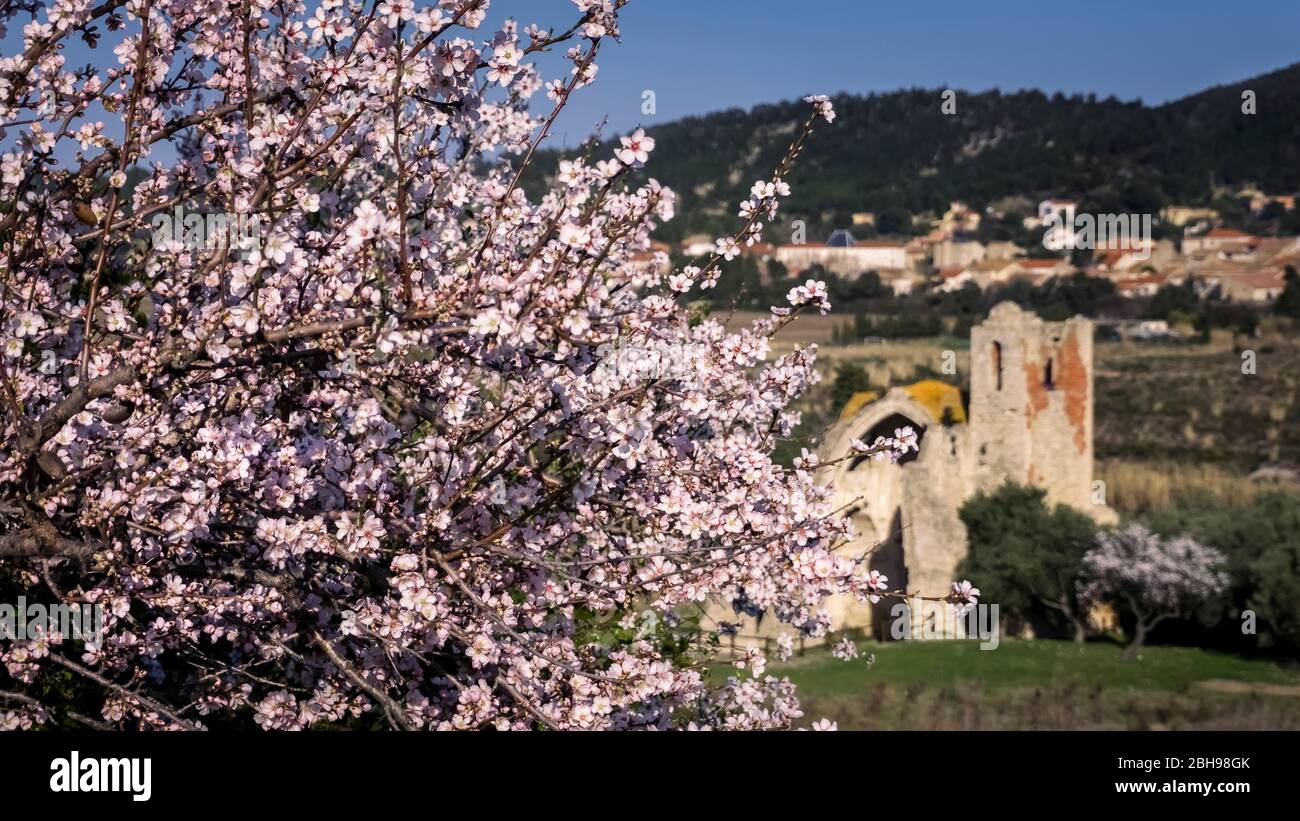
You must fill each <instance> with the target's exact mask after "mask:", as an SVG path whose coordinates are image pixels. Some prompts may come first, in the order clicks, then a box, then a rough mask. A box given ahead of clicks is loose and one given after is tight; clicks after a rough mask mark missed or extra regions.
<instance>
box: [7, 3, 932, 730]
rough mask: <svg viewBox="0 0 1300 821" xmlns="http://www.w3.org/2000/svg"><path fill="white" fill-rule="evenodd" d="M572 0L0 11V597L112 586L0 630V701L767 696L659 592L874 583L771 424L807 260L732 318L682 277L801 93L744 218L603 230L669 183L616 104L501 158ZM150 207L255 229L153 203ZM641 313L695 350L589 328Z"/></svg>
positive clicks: (773, 720)
mask: <svg viewBox="0 0 1300 821" xmlns="http://www.w3.org/2000/svg"><path fill="white" fill-rule="evenodd" d="M575 4H576V5H577V7H578V13H577V20H576V22H574V23H573V24H572V25H571V26H569V27H567V28H564V29H562V30H555V29H550V30H543V29H541V28H539V27H537V26H529V27H527V28H520V27H519V26H517V25H516V24H515V23H513V22H510V23H507V24H506V25H504V26H503V27H502V28H501V30H499V31H496V32H491V33H488V34H487V35H486V36H485V35H482V34H476V33H475V31H476V30H477V29H478V27H479V26H480V25H481V23H482V22H483V20H484V18H485V13H486V10H487V6H488V3H487V1H486V0H441V2H428V3H424V4H412V3H411V2H409V0H384V2H374V0H357V1H356V2H342V0H322V2H320V3H319V5H317V6H315V8H314V10H312V11H311V13H308V10H307V9H308V7H307V6H305V5H304V4H302V3H294V2H290V3H285V2H278V1H277V2H271V0H251V2H250V1H249V0H243V2H230V0H102V2H99V3H98V4H96V5H92V2H91V0H54V2H50V3H47V4H45V5H44V6H43V7H42V6H41V4H39V3H38V4H35V6H36V9H35V11H34V12H32V16H31V19H30V21H29V22H25V23H23V22H22V21H20V20H18V17H19V14H20V11H19V8H20V6H19V5H18V4H9V5H6V6H5V7H4V8H3V11H0V14H3V15H4V17H5V20H4V22H6V23H7V24H8V25H9V26H17V25H20V24H21V25H22V50H21V52H20V53H17V54H14V55H11V56H6V57H4V58H3V60H2V61H0V122H2V123H3V128H4V137H3V143H2V145H3V147H4V150H5V151H6V152H7V153H5V154H4V156H3V167H2V169H0V170H2V172H3V182H2V187H0V261H2V262H0V271H2V273H0V276H2V277H3V279H2V280H0V332H2V338H3V352H2V356H0V365H2V366H3V367H2V369H0V390H2V393H3V395H2V396H0V403H3V409H2V410H0V413H2V414H3V417H2V418H3V436H4V449H3V452H0V563H2V565H0V568H2V569H0V590H3V591H5V592H14V593H23V594H25V595H28V596H31V597H38V596H43V597H46V598H47V599H49V600H51V601H55V600H57V601H63V602H78V603H89V604H97V605H102V606H103V609H104V613H105V618H106V624H105V633H104V636H103V638H102V640H101V641H98V642H88V643H84V644H82V643H80V642H74V641H72V640H70V637H66V636H61V635H58V634H53V635H50V636H48V637H45V638H42V639H40V640H38V641H25V642H16V643H13V644H7V645H4V646H2V647H0V650H3V654H2V655H0V660H2V661H3V663H4V671H5V673H6V674H7V676H8V677H9V680H8V681H5V680H4V678H3V676H0V684H3V685H4V686H0V720H2V721H3V723H4V724H5V725H6V726H22V727H28V726H33V725H37V724H43V723H47V722H56V723H59V724H67V723H69V722H79V723H83V724H88V725H90V726H95V727H123V726H139V727H146V728H151V727H152V728H200V727H218V726H232V725H234V726H240V725H244V724H251V723H253V722H255V723H256V725H258V726H260V727H263V728H267V729H286V728H306V727H311V726H314V725H320V724H323V723H332V724H344V725H356V726H384V725H386V726H390V727H393V728H401V729H411V728H476V727H498V728H502V729H505V728H537V727H547V728H566V729H567V728H643V727H645V728H661V727H671V726H690V725H692V724H693V725H694V726H701V727H703V726H719V727H736V728H761V727H781V726H787V725H788V724H789V723H790V721H791V720H792V719H794V718H795V717H797V716H798V715H799V711H798V705H797V702H796V701H795V699H794V697H793V690H792V688H791V686H790V684H789V682H787V681H784V680H777V679H775V678H772V677H770V676H765V675H764V674H763V673H764V670H763V664H764V661H763V659H762V658H761V656H759V655H758V654H750V655H749V656H747V657H746V658H745V659H744V660H742V666H745V667H746V668H747V672H746V673H743V674H742V676H741V677H737V678H733V679H730V680H728V683H727V684H726V685H725V686H721V687H712V686H710V684H709V682H710V679H709V678H708V677H707V676H706V670H707V667H706V664H707V662H708V661H709V659H708V655H707V652H706V651H707V647H705V646H704V645H706V644H707V638H708V636H707V632H705V633H704V634H703V638H704V639H705V641H700V640H699V639H700V638H701V636H700V635H697V631H696V630H695V629H694V628H692V627H691V626H690V625H691V618H690V617H691V614H692V613H693V612H697V611H698V610H699V609H700V607H701V605H702V603H703V602H705V601H706V600H707V599H708V598H709V597H711V596H722V597H728V598H732V599H735V600H739V601H744V602H746V603H747V606H752V607H756V608H761V609H763V610H766V611H768V612H770V613H771V614H773V615H774V617H776V618H779V619H781V620H782V621H784V622H786V623H788V624H789V625H791V629H792V630H794V631H803V632H805V633H807V634H819V633H821V632H824V630H825V629H826V624H827V617H826V614H825V611H824V609H823V608H822V606H821V603H822V601H823V600H824V599H825V597H826V596H828V595H831V594H835V593H849V594H855V595H859V596H862V597H870V596H878V595H879V594H880V593H881V592H882V588H883V586H884V585H883V580H882V579H879V578H875V577H872V576H871V575H870V574H869V573H867V572H866V570H865V567H864V564H863V562H862V561H861V560H860V557H853V556H846V555H843V554H842V553H840V552H835V551H836V548H837V547H839V546H841V545H842V544H843V543H844V541H845V540H846V539H848V538H849V537H850V535H851V534H850V526H849V524H848V523H847V521H845V520H843V519H841V518H840V517H839V516H838V515H837V511H835V510H832V509H830V507H829V506H828V504H827V501H826V500H827V498H828V495H827V491H826V490H825V489H824V488H822V487H820V486H819V485H818V483H817V482H816V472H817V470H818V469H819V467H820V466H818V465H817V464H816V460H815V459H813V460H807V461H806V462H805V463H804V466H803V467H800V468H796V469H783V468H782V467H780V466H778V465H776V464H774V463H773V462H772V460H771V459H770V457H769V455H768V454H769V453H770V451H771V448H772V446H773V443H774V440H775V439H776V438H777V437H780V436H783V435H786V434H788V433H789V432H790V430H791V429H792V428H793V426H794V425H795V424H796V423H797V415H796V414H795V413H793V412H791V411H790V410H789V409H788V405H789V403H790V401H791V400H792V399H793V398H794V397H796V396H797V395H798V394H799V393H800V391H802V390H803V389H804V387H805V386H807V385H808V384H809V383H810V382H811V381H813V380H814V379H815V378H816V374H815V371H814V370H813V368H812V364H813V354H814V351H812V350H798V351H796V352H795V353H792V354H790V355H787V356H784V357H780V358H778V359H776V360H775V361H768V344H769V338H770V337H771V336H772V335H773V334H775V333H777V332H778V331H779V330H780V329H781V328H782V327H783V326H784V325H785V324H787V323H788V322H789V321H791V320H792V319H793V317H794V316H796V315H797V314H798V313H799V312H800V311H801V310H804V309H806V308H808V307H810V306H811V307H814V308H817V309H820V310H823V311H824V310H826V309H827V307H828V304H827V301H826V290H825V286H824V285H823V284H821V283H816V282H809V283H807V284H806V285H804V286H800V287H799V288H796V289H795V290H794V291H793V292H792V293H791V300H792V302H793V304H792V305H790V306H788V307H784V308H774V309H773V312H772V315H771V317H769V318H768V319H765V320H762V321H759V322H756V323H754V324H753V326H752V327H748V328H746V329H743V330H740V331H737V332H728V331H726V330H724V328H723V327H722V325H721V324H719V323H718V322H717V321H714V320H710V319H706V320H704V321H699V322H694V323H692V321H691V319H690V317H689V316H688V315H687V313H686V312H685V311H684V310H683V309H681V308H679V307H678V304H677V302H676V301H675V296H676V294H677V293H686V292H689V291H691V290H692V289H699V288H705V287H708V286H709V285H710V284H711V283H712V282H713V281H715V280H716V277H717V274H718V266H719V264H720V262H721V261H722V259H724V258H729V257H731V256H734V255H735V253H738V250H739V248H741V247H743V246H744V245H745V244H746V243H752V242H753V241H755V240H756V239H757V238H758V237H759V236H760V233H761V230H762V223H763V221H764V220H767V221H770V220H771V219H772V218H773V217H774V216H775V215H776V212H777V208H778V202H779V200H780V198H781V197H782V196H784V195H785V194H787V193H788V191H789V188H788V186H787V184H786V182H785V177H786V175H787V172H788V171H789V168H790V164H791V163H792V161H793V160H794V158H795V157H796V155H797V154H798V153H799V151H800V148H801V147H802V145H803V143H804V141H805V139H806V138H807V137H808V135H809V133H810V131H811V130H812V128H813V126H814V125H815V124H816V122H817V121H818V120H824V121H829V120H831V119H832V118H833V116H834V113H833V110H832V108H831V105H830V103H829V101H828V100H826V99H825V98H820V97H817V98H810V102H811V104H812V112H811V114H810V116H809V117H808V119H807V120H806V121H805V122H804V123H803V124H802V126H801V128H800V129H799V130H798V131H797V136H796V139H795V141H794V143H793V144H792V145H791V148H790V151H789V152H788V154H787V155H786V157H785V159H784V160H783V162H782V163H781V164H780V166H779V167H778V168H777V169H776V171H775V173H774V175H773V177H772V178H771V179H770V180H764V181H760V182H758V183H756V184H755V186H754V190H753V195H752V197H751V198H750V199H749V200H747V201H746V202H745V203H744V204H742V206H741V212H740V213H741V222H742V225H741V227H740V229H739V230H738V231H737V232H736V233H735V234H734V235H733V236H729V237H723V238H720V239H719V240H718V243H717V245H718V253H717V254H716V255H714V256H713V257H712V259H710V260H709V262H708V263H707V264H705V265H703V266H700V267H688V268H684V269H682V270H679V271H674V272H672V273H671V274H670V275H669V276H667V277H661V276H660V275H659V274H658V273H656V270H655V268H654V266H646V265H644V264H637V263H636V262H634V261H633V255H634V254H636V253H637V252H640V251H644V250H645V249H647V248H648V247H649V238H650V234H651V231H652V230H653V229H654V228H655V226H656V224H657V223H658V222H659V221H661V220H666V219H669V218H670V217H671V216H672V212H673V195H672V193H671V192H670V191H668V190H667V189H664V188H663V187H661V186H660V185H659V184H658V183H656V182H655V181H654V180H653V179H647V178H645V177H644V176H643V175H642V174H641V172H640V171H639V168H640V166H641V165H642V164H643V163H645V162H646V161H647V160H648V159H649V157H650V154H651V152H652V150H653V147H654V145H653V140H652V139H650V138H648V137H646V136H645V135H644V133H642V132H637V133H636V134H633V135H632V136H630V137H625V138H623V139H622V140H621V145H620V146H619V148H618V149H617V151H616V152H615V153H614V155H613V156H608V157H601V158H595V157H589V156H588V157H583V158H577V159H573V160H570V161H566V162H565V163H564V164H562V166H561V169H560V173H559V175H558V178H557V179H556V180H555V182H554V185H553V187H552V188H551V189H550V190H549V191H547V192H546V193H545V195H544V196H542V197H541V198H540V199H539V200H537V201H536V202H530V201H529V200H528V199H527V198H526V197H525V195H524V192H523V189H522V188H521V186H520V182H521V178H522V175H523V173H524V171H525V169H526V167H527V166H528V164H529V162H530V160H531V159H532V157H533V154H534V151H535V150H536V149H537V147H538V145H539V143H540V142H541V141H542V140H543V139H545V137H546V136H547V134H548V132H549V131H550V128H551V126H552V123H553V122H554V121H555V117H556V115H557V114H558V113H559V111H560V110H561V109H562V107H563V106H564V105H565V103H566V102H567V100H568V99H569V97H570V95H572V94H573V93H575V92H576V91H577V90H579V89H581V88H582V87H583V86H585V85H587V84H589V83H591V82H592V80H593V79H594V78H595V76H596V71H597V63H596V57H597V55H598V52H599V51H600V49H601V48H602V46H603V45H604V44H605V43H606V41H607V40H608V39H609V38H611V37H615V36H617V35H618V12H619V9H620V8H621V7H622V6H623V5H624V0H575ZM22 5H24V6H25V5H26V4H22ZM106 37H107V38H110V39H111V38H114V37H115V38H116V41H115V42H112V43H110V41H109V39H105V38H106ZM76 39H80V40H82V41H83V42H84V44H85V45H86V46H88V47H89V48H90V49H91V51H90V53H91V54H93V55H95V57H96V58H97V59H98V63H99V64H97V65H96V64H92V65H91V66H89V67H86V68H79V67H77V66H75V65H74V64H73V61H72V59H71V58H70V57H69V54H68V52H69V48H68V44H69V43H70V42H72V41H74V40H76ZM110 46H111V55H109V54H105V52H106V51H108V50H109V49H110ZM544 50H563V54H564V57H565V59H566V60H567V65H568V66H569V68H570V70H569V71H568V73H567V74H566V75H564V76H560V77H558V78H554V79H550V80H547V79H545V78H543V77H542V76H541V75H540V74H539V72H538V70H537V69H536V68H535V67H534V66H533V65H531V64H530V63H528V62H527V59H526V58H527V57H528V56H529V55H533V54H535V53H537V52H540V51H544ZM542 89H545V94H546V97H548V98H549V102H547V103H543V104H541V105H540V106H534V110H535V109H537V108H540V109H541V112H542V113H541V114H540V115H536V114H535V113H530V108H529V102H530V99H531V98H532V97H533V96H534V94H535V93H536V92H539V91H541V90H542ZM128 181H129V182H130V183H131V184H128ZM178 206H180V207H183V208H184V209H185V210H187V211H190V212H192V213H204V214H224V215H228V216H229V217H231V218H232V219H233V218H238V219H240V220H244V221H247V222H249V224H253V225H255V226H256V228H257V230H256V232H255V236H252V237H248V236H243V235H242V232H241V235H240V236H238V237H235V236H232V235H229V234H227V233H220V232H219V236H217V237H215V238H214V237H211V236H208V237H206V238H205V239H206V241H204V242H197V243H196V242H192V241H190V239H191V237H190V235H189V234H188V233H179V232H175V231H173V233H172V234H171V235H168V234H167V233H166V232H162V234H161V236H160V234H159V232H158V231H157V230H151V229H156V226H157V218H159V217H160V216H162V217H166V216H167V215H171V214H173V213H176V209H177V207H178ZM241 224H243V223H241ZM636 345H644V346H647V347H656V346H658V347H660V348H667V349H669V350H672V351H675V352H677V354H676V355H679V356H683V357H685V358H686V359H687V361H689V363H690V369H689V372H690V374H692V375H693V377H694V378H685V377H684V376H683V375H681V374H678V373H676V372H674V374H673V375H672V377H671V378H668V377H662V376H660V377H651V378H636V379H628V378H626V373H627V369H620V368H615V367H606V365H607V364H608V363H606V362H603V361H602V355H603V352H607V351H610V350H627V349H628V347H629V346H636ZM899 438H900V442H899V443H898V444H897V445H896V446H895V445H891V444H889V443H884V444H882V445H881V447H882V448H893V449H894V450H897V449H899V448H903V449H905V448H906V446H907V444H908V442H909V441H910V440H909V439H908V438H907V436H906V435H904V434H900V437H899ZM647 616H649V617H650V618H647ZM785 643H786V644H787V645H788V643H789V642H788V641H787V642H785ZM69 680H71V681H72V682H73V684H72V685H66V684H65V685H57V684H56V682H65V683H66V682H67V681H69Z"/></svg>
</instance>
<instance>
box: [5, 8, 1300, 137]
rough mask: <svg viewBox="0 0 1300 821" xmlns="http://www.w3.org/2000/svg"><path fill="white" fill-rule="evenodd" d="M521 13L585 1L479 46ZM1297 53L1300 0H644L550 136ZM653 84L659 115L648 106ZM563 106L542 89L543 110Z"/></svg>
mask: <svg viewBox="0 0 1300 821" xmlns="http://www.w3.org/2000/svg"><path fill="white" fill-rule="evenodd" d="M428 1H429V0H417V5H420V6H423V5H424V4H425V3H426V2H428ZM316 4H317V3H316V0H307V6H308V8H314V7H315V6H316ZM507 17H513V18H514V19H516V20H518V21H519V23H520V25H521V27H522V26H524V25H527V24H528V23H532V22H536V23H538V24H540V25H542V26H543V27H546V26H554V27H555V28H556V29H557V30H559V29H564V28H567V27H568V25H570V24H571V23H572V21H573V20H575V19H576V18H577V9H576V7H575V6H574V5H573V3H572V2H570V0H494V2H493V4H492V10H491V13H490V14H489V17H488V20H487V23H486V24H485V25H484V27H483V28H482V29H481V30H480V31H479V32H477V33H476V34H477V35H478V37H477V38H476V39H482V38H487V37H490V36H491V34H492V32H493V31H494V30H495V28H496V27H497V26H498V25H499V24H500V23H501V21H502V20H504V19H506V18H507ZM27 19H28V17H27V15H25V14H20V15H19V17H18V18H17V20H16V21H15V23H13V24H11V26H10V28H9V31H8V33H7V35H6V36H5V37H3V38H2V39H0V50H2V52H3V53H4V54H14V53H16V51H17V50H18V49H19V48H21V42H20V41H21V29H22V25H23V23H25V22H26V21H27ZM132 25H134V24H132ZM101 31H102V26H101ZM115 41H116V37H113V36H111V35H110V36H107V37H105V45H102V46H101V49H100V50H101V52H102V53H101V54H99V55H96V56H92V54H91V53H90V51H89V50H88V49H86V48H85V46H84V45H82V44H80V43H78V42H73V43H71V44H69V47H68V50H67V52H66V55H67V57H68V61H69V63H70V64H72V65H84V64H85V63H86V62H89V61H91V60H92V59H93V60H96V61H97V62H98V63H99V64H101V65H103V64H105V63H106V62H108V61H112V60H113V57H112V54H111V47H112V43H113V42H115ZM1297 61H1300V0H1082V2H1080V0H1072V1H1071V0H1058V2H1051V0H889V1H888V2H883V1H882V0H632V2H631V3H630V4H629V5H628V6H627V7H626V8H625V9H624V10H623V42H622V43H621V44H619V43H613V42H610V43H607V44H606V46H605V47H603V49H602V51H601V55H600V58H599V60H598V62H599V65H600V74H599V77H598V79H597V82H596V83H595V85H594V86H592V87H589V88H587V89H584V90H583V91H582V92H581V93H580V94H577V95H575V96H574V99H573V100H572V101H571V102H570V105H569V108H568V109H567V110H566V111H565V112H564V114H563V115H562V116H561V118H560V120H559V121H558V123H557V125H556V128H555V129H554V131H553V132H552V134H553V138H552V140H551V141H550V142H548V145H556V144H560V145H574V144H576V143H578V142H580V141H581V140H582V139H584V138H585V137H586V136H587V135H588V134H590V133H591V132H592V131H593V130H594V128H595V126H596V125H597V123H599V122H600V121H601V119H602V118H604V117H608V119H609V125H608V127H607V132H609V131H612V132H624V131H628V130H630V129H631V128H633V127H635V126H637V125H639V124H640V125H651V124H654V123H658V122H666V121H668V120H673V119H677V118H679V117H683V116H687V115H690V114H703V113H707V112H710V111H718V110H720V109H725V108H732V107H742V108H748V107H750V106H753V105H755V104H758V103H763V102H775V101H778V100H784V99H791V98H795V97H800V96H803V95H805V94H809V93H826V94H833V93H836V92H839V91H849V92H869V91H892V90H895V89H899V88H910V87H925V88H940V87H942V88H956V89H962V90H969V91H984V90H987V89H991V88H1000V89H1002V90H1004V91H1014V90H1018V89H1022V88H1039V89H1042V90H1044V91H1046V92H1048V93H1052V92H1055V91H1063V92H1066V93H1088V92H1093V93H1096V94H1097V95H1098V96H1099V97H1103V98H1104V97H1107V96H1110V95H1114V96H1116V97H1118V98H1120V99H1122V100H1133V99H1141V100H1143V101H1145V102H1147V103H1161V102H1166V101H1168V100H1172V99H1177V98H1179V97H1182V96H1185V95H1187V94H1191V93H1195V92H1197V91H1200V90H1202V89H1204V88H1207V87H1209V86H1213V85H1218V84H1222V83H1231V82H1235V81H1238V80H1242V79H1245V78H1247V77H1251V76H1254V75H1257V74H1261V73H1264V72H1267V71H1271V70H1274V69H1278V68H1282V67H1284V66H1287V65H1290V64H1291V63H1294V62H1297ZM538 62H539V64H540V66H541V68H542V75H543V78H544V79H548V80H549V79H554V78H556V77H558V76H561V75H562V74H563V75H565V76H567V72H568V66H567V65H561V64H560V61H559V60H558V59H557V58H556V57H554V56H551V55H543V56H542V57H541V59H539V60H538ZM646 90H652V91H654V92H655V96H656V108H657V110H656V113H655V114H654V115H649V116H647V115H643V114H642V113H641V104H642V94H643V92H644V91H646ZM549 106H550V101H549V100H547V99H546V97H545V95H543V94H538V95H537V97H536V98H535V106H534V107H535V108H536V109H538V110H543V111H544V110H549Z"/></svg>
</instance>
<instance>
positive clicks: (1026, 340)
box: [970, 302, 1093, 511]
mask: <svg viewBox="0 0 1300 821" xmlns="http://www.w3.org/2000/svg"><path fill="white" fill-rule="evenodd" d="M1092 405H1093V374H1092V322H1091V321H1090V320H1088V319H1085V318H1083V317H1075V318H1073V319H1068V320H1066V321H1064V322H1045V321H1043V320H1042V319H1039V318H1038V317H1037V316H1036V315H1034V314H1033V313H1030V312H1027V311H1024V310H1021V309H1020V308H1019V307H1018V306H1017V305H1015V304H1014V303H1011V302H1003V303H1001V304H999V305H998V306H997V307H995V308H994V309H993V310H992V311H991V312H990V313H989V316H988V319H987V320H985V321H984V322H983V323H982V324H980V325H977V326H975V327H974V328H973V329H971V375H970V420H971V421H970V435H971V443H970V444H971V447H972V449H973V451H974V453H973V456H974V459H975V475H974V477H973V478H974V480H975V488H976V489H977V490H984V491H992V490H994V489H996V488H997V487H998V486H999V485H1001V484H1002V483H1003V482H1006V481H1013V482H1018V483H1020V484H1023V485H1031V486H1034V487H1041V488H1043V489H1045V490H1046V491H1047V498H1048V502H1049V503H1062V504H1067V505H1070V506H1072V507H1075V508H1078V509H1079V510H1083V511H1088V510H1089V508H1091V507H1093V500H1092V461H1093V459H1092V434H1093V430H1092V428H1093V421H1092Z"/></svg>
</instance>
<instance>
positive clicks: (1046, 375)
mask: <svg viewBox="0 0 1300 821" xmlns="http://www.w3.org/2000/svg"><path fill="white" fill-rule="evenodd" d="M1043 387H1045V388H1047V389H1048V390H1049V391H1052V390H1056V380H1055V379H1054V378H1053V377H1052V357H1050V356H1049V357H1047V367H1046V368H1044V369H1043Z"/></svg>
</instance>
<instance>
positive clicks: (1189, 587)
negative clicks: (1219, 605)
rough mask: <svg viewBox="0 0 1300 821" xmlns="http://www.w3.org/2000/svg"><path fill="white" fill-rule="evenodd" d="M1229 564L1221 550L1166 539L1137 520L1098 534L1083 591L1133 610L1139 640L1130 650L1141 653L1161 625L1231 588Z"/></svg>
mask: <svg viewBox="0 0 1300 821" xmlns="http://www.w3.org/2000/svg"><path fill="white" fill-rule="evenodd" d="M1223 564H1224V555H1223V554H1222V553H1221V552H1219V551H1218V550H1215V549H1214V548H1212V547H1206V546H1205V545H1203V544H1201V543H1200V542H1198V541H1196V540H1195V539H1192V538H1190V537H1187V536H1179V537H1177V538H1169V539H1166V538H1163V537H1161V536H1160V535H1159V534H1156V533H1152V532H1151V531H1150V530H1148V529H1147V528H1145V527H1143V526H1142V525H1139V524H1132V525H1129V526H1128V527H1126V528H1124V529H1123V530H1120V531H1117V532H1113V533H1112V532H1109V531H1102V532H1101V533H1098V534H1097V544H1096V546H1095V547H1093V548H1092V549H1091V550H1089V551H1088V552H1087V553H1086V554H1085V555H1084V557H1083V568H1082V571H1081V578H1080V581H1079V594H1080V597H1081V598H1083V599H1084V600H1086V601H1092V602H1112V603H1114V604H1117V605H1119V606H1120V607H1122V608H1126V609H1127V610H1128V611H1129V612H1130V613H1131V614H1132V616H1133V619H1134V622H1133V640H1132V641H1131V642H1130V643H1129V646H1128V648H1127V649H1126V650H1125V654H1126V655H1129V656H1135V655H1137V653H1138V652H1139V651H1140V650H1141V649H1142V645H1143V643H1144V642H1145V641H1146V637H1147V634H1148V633H1150V632H1151V629H1152V628H1154V627H1155V626H1156V625H1157V624H1159V623H1160V622H1162V621H1164V620H1165V619H1170V618H1186V617H1187V616H1190V615H1192V614H1193V613H1195V612H1196V611H1197V610H1198V609H1200V608H1201V607H1202V606H1203V605H1205V604H1206V603H1207V602H1209V601H1210V600H1211V599H1212V598H1213V597H1214V595H1215V594H1216V593H1221V592H1222V591H1223V590H1224V589H1225V588H1226V587H1227V584H1228V576H1227V574H1226V573H1223V572H1222V571H1221V570H1220V568H1222V567H1223Z"/></svg>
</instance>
